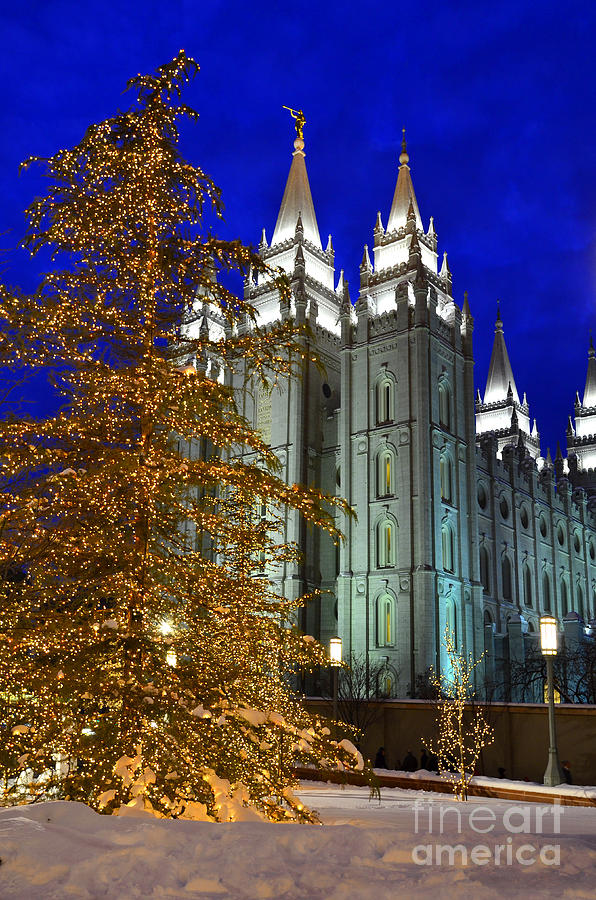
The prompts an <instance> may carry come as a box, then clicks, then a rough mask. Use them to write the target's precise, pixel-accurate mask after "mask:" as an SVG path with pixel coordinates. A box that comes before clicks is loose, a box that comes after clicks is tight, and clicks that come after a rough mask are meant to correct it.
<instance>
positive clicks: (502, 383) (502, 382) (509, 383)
mask: <svg viewBox="0 0 596 900" xmlns="http://www.w3.org/2000/svg"><path fill="white" fill-rule="evenodd" d="M509 391H510V393H511V397H512V399H513V400H515V402H516V403H519V394H518V393H517V387H516V386H515V378H514V377H513V370H512V368H511V363H510V362H509V354H508V353H507V347H506V345H505V335H504V334H503V321H502V319H501V311H500V307H499V304H498V301H497V321H496V323H495V341H494V344H493V352H492V356H491V358H490V366H489V369H488V378H487V379H486V390H485V392H484V402H485V403H495V402H498V401H499V400H506V399H507V394H508V392H509Z"/></svg>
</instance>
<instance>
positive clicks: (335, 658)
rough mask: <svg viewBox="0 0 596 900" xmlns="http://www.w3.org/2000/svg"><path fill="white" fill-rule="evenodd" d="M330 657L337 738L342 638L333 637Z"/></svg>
mask: <svg viewBox="0 0 596 900" xmlns="http://www.w3.org/2000/svg"><path fill="white" fill-rule="evenodd" d="M329 657H330V659H331V665H332V666H333V721H334V723H335V725H334V726H333V727H334V731H335V735H334V737H335V739H336V740H337V694H338V680H339V667H340V666H341V638H339V637H333V638H331V640H330V641H329Z"/></svg>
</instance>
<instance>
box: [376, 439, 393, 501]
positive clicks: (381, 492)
mask: <svg viewBox="0 0 596 900" xmlns="http://www.w3.org/2000/svg"><path fill="white" fill-rule="evenodd" d="M390 494H395V457H394V455H393V451H392V450H390V449H389V448H388V447H387V448H385V449H384V450H381V452H380V453H379V455H378V457H377V496H378V497H387V496H388V495H390Z"/></svg>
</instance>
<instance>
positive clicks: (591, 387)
mask: <svg viewBox="0 0 596 900" xmlns="http://www.w3.org/2000/svg"><path fill="white" fill-rule="evenodd" d="M583 405H584V406H585V407H592V406H596V354H595V353H594V343H593V341H592V334H591V333H590V349H589V351H588V374H587V375H586V387H585V388H584V402H583Z"/></svg>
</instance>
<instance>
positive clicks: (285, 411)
mask: <svg viewBox="0 0 596 900" xmlns="http://www.w3.org/2000/svg"><path fill="white" fill-rule="evenodd" d="M303 146H304V144H303V142H299V141H297V142H296V144H295V147H296V148H297V149H296V152H295V153H294V160H293V163H292V170H291V172H290V176H289V178H288V185H287V186H286V194H285V195H284V204H282V209H281V210H280V216H279V218H278V225H277V226H276V231H277V233H278V234H279V235H280V236H281V238H283V240H281V239H280V241H279V242H278V243H277V244H276V243H275V242H272V245H271V246H269V245H268V244H267V243H266V240H265V238H264V239H263V241H262V243H261V246H260V252H261V254H262V255H263V257H264V258H265V259H266V260H267V261H268V262H269V263H270V264H271V265H274V266H275V265H281V266H282V267H283V268H285V270H286V271H287V273H288V276H289V278H290V282H291V287H292V300H291V303H290V304H289V305H288V306H286V307H284V305H283V304H282V303H280V300H279V297H278V296H277V294H276V293H275V292H274V291H273V290H272V288H271V284H270V283H268V282H267V280H266V279H265V280H264V279H261V281H260V283H258V284H257V283H256V282H254V281H253V280H252V279H251V278H249V279H248V281H247V284H246V296H247V298H249V299H250V300H251V301H252V302H253V303H254V304H255V306H256V308H257V310H259V314H260V316H261V322H262V323H263V324H264V325H266V324H267V323H268V322H271V321H274V320H276V319H279V318H283V317H284V316H289V315H291V316H293V317H295V318H296V320H297V321H299V322H300V321H302V322H308V323H309V324H310V326H311V329H312V335H313V337H312V341H313V345H314V348H315V349H316V350H317V352H318V354H319V356H320V358H321V361H322V362H323V363H324V365H325V367H326V374H324V375H322V374H321V373H320V372H319V371H318V370H317V369H316V368H315V367H314V366H310V365H309V366H307V367H306V368H305V371H304V373H303V377H302V379H299V380H294V381H292V382H291V383H289V384H286V385H285V386H283V387H282V388H281V389H275V390H274V391H273V393H272V394H271V395H266V394H264V393H263V392H262V391H261V392H258V391H257V392H255V393H251V392H250V391H243V390H242V389H241V387H240V385H241V381H240V379H238V382H237V384H238V390H239V402H240V407H241V410H242V412H243V413H244V415H246V417H247V418H248V419H249V420H250V421H252V422H253V424H254V426H255V427H256V428H258V429H259V430H260V431H261V433H262V434H263V436H264V437H265V438H266V440H267V441H269V442H270V443H271V446H272V448H273V449H274V451H275V453H276V455H277V457H278V459H279V461H280V464H281V471H282V474H283V477H284V478H286V479H287V481H288V482H290V483H292V482H301V483H306V484H313V485H317V486H319V487H321V488H322V489H323V490H325V491H326V492H329V493H332V494H337V495H341V496H343V497H345V498H346V499H347V500H348V502H349V503H350V504H351V505H352V506H353V508H354V510H355V512H356V515H357V519H354V520H350V519H344V518H343V516H342V517H341V519H340V520H339V521H338V525H339V527H340V528H341V529H342V531H343V532H344V534H345V535H346V542H345V544H342V545H341V547H340V548H339V549H338V548H336V547H335V546H334V545H333V543H332V541H331V540H330V539H329V538H327V537H326V536H322V535H320V534H319V533H316V532H313V531H312V530H311V529H307V528H305V527H304V524H303V523H302V522H301V521H300V519H299V517H298V516H297V515H296V514H295V513H292V512H290V513H289V514H288V515H287V520H286V528H287V532H286V538H287V539H288V540H294V541H296V542H297V543H298V544H299V546H300V547H301V549H302V550H303V554H304V560H303V563H302V564H299V565H289V564H287V565H286V566H285V567H284V569H283V570H282V571H275V572H273V573H271V575H272V577H273V578H274V580H275V582H276V584H277V586H278V589H279V590H280V591H281V592H282V593H284V594H285V595H286V596H288V597H296V596H298V595H300V594H302V593H305V592H309V591H310V590H313V589H320V590H322V591H323V594H322V596H321V598H320V599H318V600H316V601H313V602H311V603H310V604H309V605H308V606H307V608H306V609H305V610H304V612H303V616H302V620H301V622H300V624H301V626H302V627H303V628H304V629H305V630H306V631H307V632H309V633H311V634H313V635H315V636H316V637H318V638H320V639H321V640H322V641H323V642H328V640H329V638H330V637H332V636H334V635H336V634H339V636H340V637H341V638H342V640H343V646H344V655H347V654H349V653H354V654H357V655H361V656H362V657H363V658H364V657H365V656H368V659H369V660H370V661H371V662H374V663H378V664H380V665H382V666H383V667H384V672H385V674H384V676H383V684H382V685H381V686H380V688H379V689H380V690H382V691H386V690H387V688H389V691H390V693H391V695H393V696H407V695H408V694H411V692H412V691H414V690H415V689H416V684H417V681H418V680H420V679H424V675H425V672H427V670H428V667H429V666H431V665H433V666H440V667H443V666H444V665H445V658H444V651H443V650H442V647H441V638H442V635H443V633H444V630H445V626H446V625H449V627H450V628H451V629H452V630H453V631H454V632H455V634H456V640H457V645H458V647H459V648H460V649H461V650H462V651H464V652H467V651H471V652H472V653H473V654H475V655H476V656H479V655H480V654H481V653H482V651H483V650H484V649H485V648H486V649H487V651H488V656H487V672H489V671H490V672H492V674H493V676H494V675H495V667H496V666H499V665H501V664H503V662H502V661H503V653H504V651H503V643H502V641H501V642H500V644H499V646H500V648H501V649H500V650H499V654H498V655H497V654H496V653H495V642H497V643H499V642H498V638H499V635H505V636H506V635H508V634H509V633H513V632H515V628H516V627H518V626H519V629H521V630H522V631H526V630H528V631H532V630H536V629H537V628H538V618H539V616H540V614H541V613H542V612H543V611H552V612H553V613H555V614H556V615H557V617H558V618H559V621H560V623H561V626H562V620H563V618H564V616H565V615H566V614H570V613H572V612H573V611H576V612H578V613H579V614H580V615H581V616H582V618H583V619H584V620H585V622H586V623H587V622H588V621H589V620H590V619H592V618H593V617H594V615H595V614H596V608H595V605H596V560H595V548H596V518H595V516H594V506H593V503H594V501H590V500H589V499H588V494H587V493H586V491H584V490H583V489H581V487H578V488H576V489H574V487H573V484H572V483H571V481H569V480H568V476H569V477H571V475H572V473H569V466H568V465H567V462H566V461H563V460H562V459H560V460H555V463H554V464H552V462H551V461H550V459H548V460H545V459H544V458H543V457H541V455H540V446H539V434H538V431H537V429H536V428H535V427H534V428H533V429H531V428H530V420H529V414H528V413H527V409H528V407H527V404H526V402H525V398H524V400H523V402H522V403H519V398H517V399H515V401H514V403H513V405H511V403H510V402H509V400H507V398H505V399H504V400H503V404H504V408H505V406H507V408H508V413H507V416H508V419H507V422H506V423H505V425H506V427H505V428H502V427H501V426H500V425H499V428H498V429H497V431H496V433H495V432H493V431H490V430H487V428H485V427H481V428H480V430H481V431H482V432H483V433H482V434H481V435H478V436H477V433H476V411H477V408H478V409H480V410H481V411H482V410H484V411H485V412H486V416H485V422H488V416H489V414H490V413H491V410H492V405H491V404H489V405H488V406H486V407H485V406H483V405H482V404H481V406H480V407H477V404H476V403H475V397H474V383H473V367H474V359H473V346H472V331H473V320H472V317H471V314H470V310H469V308H468V305H467V300H465V299H464V302H463V303H461V304H458V303H456V302H455V300H454V298H453V296H452V289H451V274H450V272H449V269H448V266H447V262H446V259H445V260H444V262H443V266H442V268H441V270H440V271H437V269H438V267H437V264H436V259H437V254H436V236H435V233H434V227H433V224H432V221H431V224H430V226H429V228H428V230H427V231H424V230H423V228H422V223H421V220H420V214H419V212H418V207H417V204H415V197H414V204H413V203H412V197H413V188H412V187H411V180H410V176H409V167H408V165H407V162H408V157H407V154H406V152H405V144H404V147H403V148H402V156H401V157H400V163H401V165H400V170H399V176H398V185H397V188H396V195H395V197H394V201H393V207H392V211H391V214H390V217H389V220H388V221H390V222H392V223H393V226H394V227H393V230H392V231H389V230H387V231H385V230H384V228H383V225H382V222H381V219H380V217H379V218H378V220H377V226H376V227H375V232H374V248H373V249H374V253H373V257H374V265H373V263H371V260H370V257H369V254H368V250H367V249H366V248H365V252H364V256H363V260H362V264H361V266H360V289H359V292H358V299H357V300H356V302H355V303H352V302H351V301H350V299H349V294H348V288H347V284H346V283H345V282H344V280H343V273H342V275H341V276H338V275H337V274H336V273H335V261H334V253H333V249H332V245H331V240H330V241H329V243H328V245H327V249H326V250H322V249H321V247H322V245H321V242H320V238H319V235H318V229H317V224H316V218H315V216H314V209H311V212H310V213H309V217H308V220H307V223H306V225H303V224H302V217H300V221H298V218H299V217H298V216H297V215H296V207H297V206H298V204H301V206H300V209H304V208H305V207H306V206H308V204H309V203H310V204H311V206H312V200H310V193H309V191H310V189H309V187H308V180H307V177H306V170H305V168H304V153H303V152H302V149H303ZM404 160H405V161H404ZM296 172H297V173H298V174H296ZM293 173H294V174H293ZM293 177H294V178H295V179H296V178H298V177H299V179H300V183H299V184H296V183H292V178H293ZM400 179H401V181H400ZM300 191H302V192H303V194H304V192H308V196H306V195H305V196H302V197H300V196H298V195H299V194H300ZM292 192H293V193H292ZM400 192H401V193H400ZM286 196H288V197H294V198H296V196H298V199H294V201H293V202H294V208H291V204H290V203H289V201H287V202H286ZM400 204H401V205H400ZM408 204H409V208H407V205H408ZM406 208H407V211H406ZM299 211H300V210H299ZM293 223H295V225H294V224H293ZM305 228H306V232H307V233H306V234H305ZM292 230H293V235H292ZM334 285H337V286H336V287H335V288H334V287H333V286H334ZM354 293H355V292H354ZM354 299H355V298H354ZM508 404H509V406H511V409H509V406H508ZM493 405H494V404H493ZM514 406H515V409H516V415H518V421H519V425H516V424H515V422H514V423H513V426H512V425H511V417H512V413H513V407H514ZM513 418H514V419H515V416H514V417H513ZM520 431H521V432H522V439H523V438H524V437H525V439H526V445H525V446H524V442H523V440H522V441H520V440H519V432H520ZM556 482H558V488H557V487H556V486H555V485H556ZM578 483H579V482H576V484H578ZM584 486H585V487H587V488H590V487H591V482H589V481H588V482H586V484H585V485H584ZM505 559H506V560H507V562H504V560H505ZM547 583H548V589H547V588H546V585H547ZM512 629H513V631H512ZM515 652H516V651H515V648H514V647H513V645H512V646H511V654H512V657H511V658H513V656H514V654H515ZM508 654H509V650H507V652H506V654H505V656H508ZM314 689H315V690H316V685H315V686H314Z"/></svg>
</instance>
